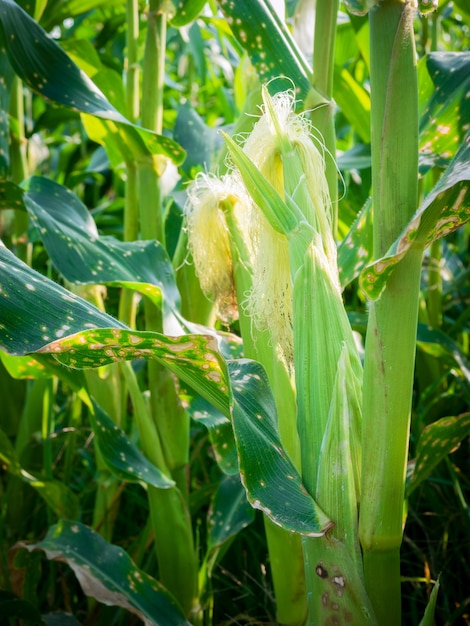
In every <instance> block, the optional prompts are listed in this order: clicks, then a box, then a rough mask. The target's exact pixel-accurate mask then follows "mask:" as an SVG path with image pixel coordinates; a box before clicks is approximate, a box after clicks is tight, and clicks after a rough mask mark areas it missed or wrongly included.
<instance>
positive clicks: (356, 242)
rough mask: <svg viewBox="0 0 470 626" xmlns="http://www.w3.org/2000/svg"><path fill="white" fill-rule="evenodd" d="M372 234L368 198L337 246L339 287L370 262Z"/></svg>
mask: <svg viewBox="0 0 470 626" xmlns="http://www.w3.org/2000/svg"><path fill="white" fill-rule="evenodd" d="M372 236H373V233H372V200H371V199H370V198H369V200H367V202H366V204H365V205H364V206H363V207H362V209H361V210H360V212H359V214H358V216H357V218H356V219H355V221H354V224H353V225H352V226H351V228H350V230H349V232H348V234H347V235H346V237H345V238H344V239H343V241H342V242H341V243H340V245H339V247H338V270H339V279H340V283H341V287H343V288H344V287H346V286H347V285H349V283H351V282H352V281H353V280H354V279H355V278H356V277H357V276H359V274H360V273H361V271H362V270H363V269H364V267H365V266H366V264H367V263H369V262H370V260H371V257H372V249H373V248H372V244H373V242H372Z"/></svg>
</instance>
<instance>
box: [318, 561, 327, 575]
mask: <svg viewBox="0 0 470 626" xmlns="http://www.w3.org/2000/svg"><path fill="white" fill-rule="evenodd" d="M315 573H316V575H317V576H319V577H320V578H328V572H327V570H326V569H325V568H324V567H323V564H322V562H321V561H320V563H318V565H317V566H316V568H315Z"/></svg>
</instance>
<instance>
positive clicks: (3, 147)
mask: <svg viewBox="0 0 470 626" xmlns="http://www.w3.org/2000/svg"><path fill="white" fill-rule="evenodd" d="M14 75H15V74H14V72H13V69H12V67H11V64H10V61H9V60H8V56H7V54H6V51H5V50H4V49H3V48H0V76H1V77H2V80H0V176H2V177H3V176H5V175H6V173H7V171H8V167H9V163H10V155H9V152H10V147H9V137H10V120H9V117H8V112H9V111H10V97H11V89H12V85H13V78H14Z"/></svg>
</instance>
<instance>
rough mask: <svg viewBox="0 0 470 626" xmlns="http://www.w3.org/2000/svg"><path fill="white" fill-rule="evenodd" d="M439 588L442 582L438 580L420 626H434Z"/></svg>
mask: <svg viewBox="0 0 470 626" xmlns="http://www.w3.org/2000/svg"><path fill="white" fill-rule="evenodd" d="M439 587H440V582H439V578H438V579H437V580H436V582H435V583H434V587H433V588H432V591H431V595H430V597H429V601H428V604H427V606H426V610H425V611H424V615H423V619H422V620H421V621H420V623H419V625H418V626H434V624H435V622H434V612H435V610H436V602H437V594H438V592H439Z"/></svg>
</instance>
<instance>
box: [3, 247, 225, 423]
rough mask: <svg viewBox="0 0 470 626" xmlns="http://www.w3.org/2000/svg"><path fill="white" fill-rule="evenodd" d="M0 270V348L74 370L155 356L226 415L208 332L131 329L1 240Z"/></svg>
mask: <svg viewBox="0 0 470 626" xmlns="http://www.w3.org/2000/svg"><path fill="white" fill-rule="evenodd" d="M0 272H1V276H2V283H1V291H0V349H2V350H4V351H5V352H7V353H8V354H13V355H19V356H23V355H25V354H30V353H40V354H47V355H54V357H55V358H56V359H57V360H58V361H59V362H61V363H63V364H64V365H67V366H68V367H73V368H78V369H82V368H83V369H85V368H93V367H100V366H102V365H106V364H109V363H115V362H118V361H123V360H130V359H137V358H155V359H156V360H157V361H159V362H160V363H161V364H162V365H164V366H165V367H167V368H168V369H169V370H170V371H172V372H173V373H174V374H176V375H177V376H179V377H180V378H181V379H182V380H183V381H185V382H186V383H188V384H189V385H190V386H191V387H193V388H194V389H195V390H196V391H197V392H198V393H200V394H201V395H202V396H203V397H205V398H206V399H207V400H209V401H210V402H211V403H212V404H214V406H215V407H216V408H218V409H219V410H220V411H221V412H222V413H223V414H224V415H226V416H228V415H229V414H230V409H229V397H228V382H227V374H226V369H225V362H224V360H223V358H222V356H221V354H220V352H219V351H218V347H217V341H216V339H215V338H214V337H213V336H212V335H184V336H182V337H167V336H165V335H161V334H160V333H155V332H150V331H137V330H131V329H129V328H127V327H126V326H125V325H124V324H122V323H121V322H119V321H118V320H116V319H114V318H112V317H111V316H110V315H107V314H106V313H102V312H101V311H100V310H99V309H97V308H96V307H94V306H93V305H92V304H90V303H89V302H87V301H86V300H83V299H82V298H79V297H78V296H75V295H74V294H72V293H70V292H69V291H67V290H66V289H64V288H63V287H60V285H57V284H56V283H54V282H53V281H51V280H49V279H47V278H45V277H43V276H41V275H40V274H38V273H37V272H35V271H34V270H32V269H31V268H30V267H28V266H27V265H26V264H24V263H23V262H22V261H20V260H19V259H18V258H17V257H15V255H14V254H12V253H11V252H10V251H9V250H8V249H7V248H6V247H5V246H3V245H0ZM83 329H86V330H83ZM87 329H88V330H87ZM90 329H95V330H90Z"/></svg>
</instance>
